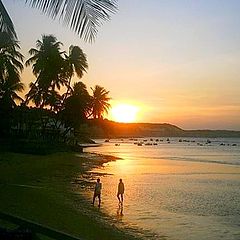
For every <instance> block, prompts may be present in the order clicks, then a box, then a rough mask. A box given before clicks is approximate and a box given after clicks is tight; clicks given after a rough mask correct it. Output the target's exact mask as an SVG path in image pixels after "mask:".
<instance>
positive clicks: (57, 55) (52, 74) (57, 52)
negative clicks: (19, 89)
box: [26, 35, 68, 108]
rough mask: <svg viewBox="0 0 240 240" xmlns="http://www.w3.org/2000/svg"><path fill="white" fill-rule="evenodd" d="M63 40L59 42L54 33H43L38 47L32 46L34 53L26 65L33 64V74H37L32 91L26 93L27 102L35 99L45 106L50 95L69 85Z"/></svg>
mask: <svg viewBox="0 0 240 240" xmlns="http://www.w3.org/2000/svg"><path fill="white" fill-rule="evenodd" d="M61 45H62V43H61V42H58V41H57V39H56V38H55V37H54V36H53V35H43V36H42V41H40V40H37V42H36V47H37V49H35V48H31V49H30V50H29V53H30V54H31V55H32V57H30V58H29V59H28V60H27V61H26V66H29V65H32V70H33V74H34V75H35V76H36V78H37V79H36V81H35V83H31V84H30V91H29V92H28V94H27V95H26V102H27V103H28V102H29V101H30V100H33V101H34V103H35V104H36V106H37V107H38V106H40V107H41V108H43V107H44V106H45V105H48V103H49V102H48V100H47V99H49V95H51V93H54V95H57V94H58V93H57V92H56V91H55V88H57V89H58V90H59V89H60V88H61V86H67V83H68V72H67V71H66V68H65V62H64V58H63V57H62V54H63V53H64V52H61V49H60V46H61Z"/></svg>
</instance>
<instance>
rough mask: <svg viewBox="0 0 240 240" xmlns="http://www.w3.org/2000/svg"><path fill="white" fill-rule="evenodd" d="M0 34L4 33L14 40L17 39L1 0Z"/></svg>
mask: <svg viewBox="0 0 240 240" xmlns="http://www.w3.org/2000/svg"><path fill="white" fill-rule="evenodd" d="M0 32H6V33H7V34H9V36H10V37H12V38H14V39H16V38H17V34H16V32H15V29H14V25H13V22H12V20H11V18H10V16H9V15H8V12H7V10H6V8H5V7H4V5H3V3H2V0H0Z"/></svg>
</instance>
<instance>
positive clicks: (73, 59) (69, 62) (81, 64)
mask: <svg viewBox="0 0 240 240" xmlns="http://www.w3.org/2000/svg"><path fill="white" fill-rule="evenodd" d="M64 55H65V63H66V72H67V74H68V78H69V80H68V84H67V85H68V86H67V92H66V94H65V97H64V99H66V97H68V94H69V93H70V90H71V86H70V85H71V80H72V77H73V76H74V73H75V74H76V75H77V77H78V78H82V76H83V73H84V72H86V71H87V68H88V63H87V57H86V55H85V54H84V53H83V51H82V49H81V48H80V47H78V46H73V45H71V46H70V47H69V55H67V54H64Z"/></svg>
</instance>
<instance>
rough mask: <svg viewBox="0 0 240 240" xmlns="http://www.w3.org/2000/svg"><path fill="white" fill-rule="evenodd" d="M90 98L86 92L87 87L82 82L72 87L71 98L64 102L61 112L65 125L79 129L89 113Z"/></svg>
mask: <svg viewBox="0 0 240 240" xmlns="http://www.w3.org/2000/svg"><path fill="white" fill-rule="evenodd" d="M90 101H91V96H90V95H89V93H88V91H87V87H86V85H85V84H84V83H82V82H77V83H75V84H74V85H73V90H72V91H71V96H69V97H68V98H67V99H66V100H65V102H64V109H63V111H62V115H63V119H64V121H65V123H66V125H68V126H71V127H73V128H75V129H76V128H77V127H79V125H80V124H81V123H82V122H84V121H85V120H86V119H87V118H88V116H89V113H90V110H91V106H90V103H91V102H90Z"/></svg>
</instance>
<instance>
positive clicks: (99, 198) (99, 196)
mask: <svg viewBox="0 0 240 240" xmlns="http://www.w3.org/2000/svg"><path fill="white" fill-rule="evenodd" d="M100 205H101V194H98V207H100Z"/></svg>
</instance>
